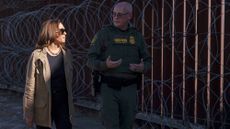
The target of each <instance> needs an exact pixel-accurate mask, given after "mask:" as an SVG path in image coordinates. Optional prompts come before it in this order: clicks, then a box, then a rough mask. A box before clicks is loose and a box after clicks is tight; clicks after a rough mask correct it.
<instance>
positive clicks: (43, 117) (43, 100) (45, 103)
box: [23, 47, 74, 127]
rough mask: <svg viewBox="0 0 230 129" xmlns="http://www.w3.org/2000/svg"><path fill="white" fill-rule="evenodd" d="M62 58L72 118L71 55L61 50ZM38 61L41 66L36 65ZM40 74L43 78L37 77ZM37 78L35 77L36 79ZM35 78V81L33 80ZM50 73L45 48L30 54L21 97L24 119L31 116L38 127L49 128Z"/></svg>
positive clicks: (50, 124)
mask: <svg viewBox="0 0 230 129" xmlns="http://www.w3.org/2000/svg"><path fill="white" fill-rule="evenodd" d="M62 52H63V58H64V67H65V68H64V69H65V76H66V83H67V84H66V86H67V91H68V103H69V113H70V114H69V115H70V117H72V115H73V112H74V105H73V97H72V96H73V95H72V78H73V73H72V72H73V67H72V55H71V53H70V52H69V51H68V50H67V51H66V50H65V49H62ZM38 60H40V61H41V62H42V64H41V63H40V65H37V63H36V61H38ZM39 74H42V75H43V76H39ZM36 76H37V77H36ZM35 78H37V79H35ZM50 79H51V71H50V65H49V61H48V58H47V47H45V48H44V49H42V50H40V49H36V50H34V51H33V52H32V54H31V56H30V59H29V61H28V64H27V73H26V84H25V92H24V96H23V113H24V118H25V116H27V115H32V116H33V120H34V123H35V124H36V125H40V126H46V127H51V126H52V123H51V83H50V82H51V80H50Z"/></svg>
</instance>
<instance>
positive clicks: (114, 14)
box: [112, 12, 128, 18]
mask: <svg viewBox="0 0 230 129" xmlns="http://www.w3.org/2000/svg"><path fill="white" fill-rule="evenodd" d="M127 14H128V13H116V12H112V16H113V17H116V16H117V18H120V17H122V16H125V15H127Z"/></svg>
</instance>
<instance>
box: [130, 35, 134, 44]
mask: <svg viewBox="0 0 230 129" xmlns="http://www.w3.org/2000/svg"><path fill="white" fill-rule="evenodd" d="M129 43H130V44H135V38H134V36H130V37H129Z"/></svg>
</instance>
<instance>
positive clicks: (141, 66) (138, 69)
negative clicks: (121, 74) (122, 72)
mask: <svg viewBox="0 0 230 129" xmlns="http://www.w3.org/2000/svg"><path fill="white" fill-rule="evenodd" d="M129 69H130V70H131V71H133V72H139V73H142V72H143V71H144V62H143V59H141V63H139V64H129Z"/></svg>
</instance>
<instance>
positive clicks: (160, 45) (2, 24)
mask: <svg viewBox="0 0 230 129" xmlns="http://www.w3.org/2000/svg"><path fill="white" fill-rule="evenodd" d="M33 2H34V3H32V4H31V3H30V4H31V5H32V6H25V5H27V4H29V3H28V1H26V0H21V1H17V2H15V1H12V0H8V1H3V2H0V5H1V6H2V7H3V8H1V9H0V17H1V19H0V34H1V35H0V36H1V37H0V84H4V85H5V86H6V88H10V89H12V88H19V89H20V88H21V89H22V90H23V88H24V81H25V66H26V62H27V59H28V56H29V55H30V53H31V51H32V50H33V49H34V45H35V41H36V40H37V35H38V32H39V28H40V25H41V23H42V21H43V20H45V19H48V18H59V19H61V20H62V21H63V23H64V25H65V26H66V29H67V32H68V39H67V41H68V42H67V47H68V48H70V49H71V51H72V54H73V57H74V75H75V80H74V84H73V86H74V91H73V92H74V96H75V98H76V99H78V100H79V99H80V100H81V99H82V100H83V99H90V98H91V84H92V81H91V71H90V69H88V68H87V67H86V65H85V63H86V60H87V49H88V47H89V44H90V41H91V39H92V37H93V35H94V34H95V33H96V32H97V31H98V30H99V29H100V28H101V27H102V26H103V25H106V24H109V23H111V15H110V14H111V7H112V5H113V4H114V3H115V2H116V1H113V0H103V1H100V2H98V1H95V0H87V1H68V2H64V1H61V0H60V1H48V0H47V1H33ZM60 2H62V3H60ZM130 2H131V3H132V4H133V5H134V18H133V20H132V23H133V24H134V25H135V26H136V27H137V28H138V29H139V30H140V31H141V32H142V33H143V35H144V37H145V40H146V43H147V46H148V49H149V51H150V53H151V57H152V67H151V70H150V71H149V72H148V73H147V74H145V75H143V82H142V88H141V90H140V91H138V93H137V95H138V96H139V99H138V102H139V107H138V110H139V113H138V114H137V118H139V119H143V120H145V121H146V123H147V124H149V125H151V123H155V124H158V125H160V126H159V128H167V127H171V128H205V129H219V128H226V129H227V128H229V126H230V88H229V87H230V85H229V84H230V83H229V79H230V77H229V73H230V69H229V68H230V67H229V64H230V62H229V53H228V52H229V50H230V48H229V47H230V46H229V45H230V43H229V42H230V24H229V22H230V18H229V16H230V2H229V1H225V0H143V1H137V0H133V1H130Z"/></svg>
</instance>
